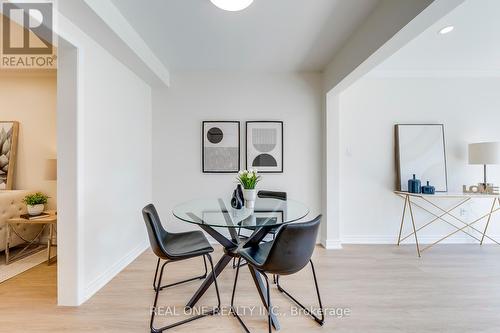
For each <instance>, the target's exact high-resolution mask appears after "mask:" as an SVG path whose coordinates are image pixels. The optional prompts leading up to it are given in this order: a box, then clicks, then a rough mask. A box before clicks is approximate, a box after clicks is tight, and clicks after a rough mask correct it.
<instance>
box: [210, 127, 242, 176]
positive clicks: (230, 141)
mask: <svg viewBox="0 0 500 333" xmlns="http://www.w3.org/2000/svg"><path fill="white" fill-rule="evenodd" d="M201 160H202V170H203V172H204V173H236V172H238V170H239V169H240V122H239V121H204V122H203V125H202V157H201Z"/></svg>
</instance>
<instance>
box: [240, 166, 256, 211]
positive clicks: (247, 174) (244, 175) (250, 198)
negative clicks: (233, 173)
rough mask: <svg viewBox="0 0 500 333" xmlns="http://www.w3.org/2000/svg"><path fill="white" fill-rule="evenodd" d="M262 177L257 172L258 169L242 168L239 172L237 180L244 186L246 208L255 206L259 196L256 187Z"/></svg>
mask: <svg viewBox="0 0 500 333" xmlns="http://www.w3.org/2000/svg"><path fill="white" fill-rule="evenodd" d="M261 179H262V177H261V176H259V175H258V174H257V170H242V171H240V172H239V173H238V177H236V180H237V181H238V182H239V183H240V184H241V186H242V187H243V198H244V199H245V207H246V208H254V206H255V199H256V198H257V190H256V189H255V187H256V186H257V183H258V182H259V181H260V180H261Z"/></svg>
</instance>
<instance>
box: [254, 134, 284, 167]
mask: <svg viewBox="0 0 500 333" xmlns="http://www.w3.org/2000/svg"><path fill="white" fill-rule="evenodd" d="M252 139H253V140H252V141H253V142H252V144H253V147H254V148H255V149H256V150H257V151H258V152H260V153H261V154H259V155H257V156H256V157H255V158H254V159H253V161H252V166H253V167H276V166H278V162H276V159H275V158H274V157H272V156H271V155H269V154H267V153H269V152H270V151H272V150H273V149H274V148H276V143H277V142H278V131H277V130H276V128H253V129H252Z"/></svg>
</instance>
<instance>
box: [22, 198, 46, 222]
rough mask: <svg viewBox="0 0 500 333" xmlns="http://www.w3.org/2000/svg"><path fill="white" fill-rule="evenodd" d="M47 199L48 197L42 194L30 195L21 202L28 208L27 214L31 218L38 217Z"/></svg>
mask: <svg viewBox="0 0 500 333" xmlns="http://www.w3.org/2000/svg"><path fill="white" fill-rule="evenodd" d="M48 198H49V197H48V196H47V195H45V194H43V193H42V192H36V193H31V194H28V195H27V196H25V197H24V199H23V202H24V203H25V204H26V207H27V208H28V214H29V215H32V216H35V215H40V214H41V213H42V212H43V210H44V209H45V204H46V203H47V199H48Z"/></svg>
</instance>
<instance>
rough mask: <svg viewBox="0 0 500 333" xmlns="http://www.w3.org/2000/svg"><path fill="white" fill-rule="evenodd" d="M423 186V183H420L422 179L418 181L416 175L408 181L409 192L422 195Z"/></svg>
mask: <svg viewBox="0 0 500 333" xmlns="http://www.w3.org/2000/svg"><path fill="white" fill-rule="evenodd" d="M421 184H422V182H421V181H420V179H417V177H416V176H415V174H413V178H412V179H409V180H408V192H410V193H420V192H421V190H422V186H421Z"/></svg>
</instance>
